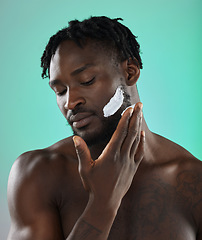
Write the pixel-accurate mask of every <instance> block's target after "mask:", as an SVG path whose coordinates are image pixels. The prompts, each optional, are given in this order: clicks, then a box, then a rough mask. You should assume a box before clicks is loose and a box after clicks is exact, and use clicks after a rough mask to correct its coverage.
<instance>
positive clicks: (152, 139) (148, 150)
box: [89, 117, 157, 161]
mask: <svg viewBox="0 0 202 240" xmlns="http://www.w3.org/2000/svg"><path fill="white" fill-rule="evenodd" d="M141 130H144V131H145V137H146V138H145V154H144V161H151V160H152V159H153V157H154V156H153V155H154V150H155V149H156V146H157V141H156V140H157V139H156V135H155V134H154V133H152V132H151V131H150V130H149V128H148V126H147V124H146V121H145V119H144V117H143V122H142V129H141ZM107 144H108V141H103V142H101V143H97V144H95V145H92V146H90V147H89V149H90V152H91V157H92V159H93V160H96V159H97V158H98V157H99V156H100V155H101V153H102V151H103V150H104V149H105V147H106V146H107Z"/></svg>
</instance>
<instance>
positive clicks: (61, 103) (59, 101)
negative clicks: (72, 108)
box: [56, 97, 67, 116]
mask: <svg viewBox="0 0 202 240" xmlns="http://www.w3.org/2000/svg"><path fill="white" fill-rule="evenodd" d="M56 100H57V105H58V107H59V109H60V111H61V112H62V114H63V115H64V116H66V112H67V111H66V110H65V108H64V105H65V99H64V98H59V97H57V99H56Z"/></svg>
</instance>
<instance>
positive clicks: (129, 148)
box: [121, 103, 143, 156]
mask: <svg viewBox="0 0 202 240" xmlns="http://www.w3.org/2000/svg"><path fill="white" fill-rule="evenodd" d="M142 107H143V105H142V103H137V104H136V105H135V108H134V111H133V115H132V117H131V119H130V124H129V128H128V134H127V136H126V138H125V140H124V144H123V146H122V149H121V151H122V152H123V153H126V154H129V155H130V156H131V154H132V153H134V151H135V150H136V148H137V146H138V144H139V140H140V131H141V121H142Z"/></svg>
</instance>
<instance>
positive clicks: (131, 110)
mask: <svg viewBox="0 0 202 240" xmlns="http://www.w3.org/2000/svg"><path fill="white" fill-rule="evenodd" d="M129 114H130V117H131V116H132V114H133V108H132V107H130V108H129Z"/></svg>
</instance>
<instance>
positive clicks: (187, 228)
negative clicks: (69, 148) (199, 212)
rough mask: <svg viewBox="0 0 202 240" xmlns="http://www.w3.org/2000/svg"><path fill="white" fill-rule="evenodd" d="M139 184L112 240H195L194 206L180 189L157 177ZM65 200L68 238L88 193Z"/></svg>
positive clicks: (128, 199)
mask: <svg viewBox="0 0 202 240" xmlns="http://www.w3.org/2000/svg"><path fill="white" fill-rule="evenodd" d="M138 182H139V181H137V182H135V183H134V184H133V185H132V186H131V188H130V189H129V191H128V193H127V194H126V196H125V197H124V198H123V200H122V204H121V206H120V208H119V211H118V213H117V216H116V218H115V220H114V223H113V225H112V228H111V231H110V234H109V237H108V240H119V239H120V240H144V239H145V240H153V239H155V240H158V239H161V240H162V239H164V240H175V239H177V240H194V239H196V229H195V226H194V222H193V220H192V217H191V204H190V203H189V200H188V199H186V197H184V196H182V195H181V194H180V193H179V192H178V190H177V188H176V187H174V186H171V185H169V184H167V183H164V182H162V181H161V180H159V179H156V178H153V179H150V181H144V182H142V181H141V184H139V183H138ZM78 192H79V194H74V195H72V198H68V199H71V201H70V200H68V201H66V202H65V201H64V207H63V208H62V209H61V220H62V226H63V232H64V235H65V237H67V236H68V235H69V232H70V231H71V229H72V228H73V226H74V224H75V222H76V221H77V219H78V218H79V217H80V215H81V214H82V212H83V210H84V209H85V206H86V204H87V201H88V195H87V194H86V193H85V191H83V190H82V186H81V189H78Z"/></svg>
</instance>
